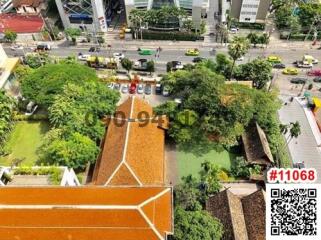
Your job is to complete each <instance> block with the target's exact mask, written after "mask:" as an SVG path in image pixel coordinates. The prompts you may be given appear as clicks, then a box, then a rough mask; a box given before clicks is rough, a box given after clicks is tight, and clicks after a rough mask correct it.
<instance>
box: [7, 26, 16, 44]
mask: <svg viewBox="0 0 321 240" xmlns="http://www.w3.org/2000/svg"><path fill="white" fill-rule="evenodd" d="M17 36H18V35H17V33H16V32H14V31H12V30H10V29H7V30H5V31H4V39H5V40H6V41H7V42H10V43H12V42H14V41H16V39H17Z"/></svg>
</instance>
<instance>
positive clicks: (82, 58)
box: [78, 53, 90, 61]
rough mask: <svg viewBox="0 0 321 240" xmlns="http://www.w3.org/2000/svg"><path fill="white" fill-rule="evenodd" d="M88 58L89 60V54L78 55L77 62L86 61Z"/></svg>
mask: <svg viewBox="0 0 321 240" xmlns="http://www.w3.org/2000/svg"><path fill="white" fill-rule="evenodd" d="M88 58H90V55H89V54H82V53H78V60H79V61H87V59H88Z"/></svg>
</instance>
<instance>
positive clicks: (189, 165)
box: [177, 148, 239, 179]
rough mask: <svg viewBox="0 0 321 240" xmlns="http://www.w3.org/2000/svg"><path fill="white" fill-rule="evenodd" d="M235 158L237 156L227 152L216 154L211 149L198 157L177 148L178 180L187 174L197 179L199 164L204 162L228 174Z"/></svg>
mask: <svg viewBox="0 0 321 240" xmlns="http://www.w3.org/2000/svg"><path fill="white" fill-rule="evenodd" d="M237 156H239V155H237V154H234V153H231V152H228V151H227V150H223V151H222V152H218V151H217V150H215V149H211V150H210V151H208V152H206V153H204V154H202V155H199V154H196V153H194V152H193V151H189V152H186V151H182V150H180V149H179V148H178V151H177V162H178V175H179V179H181V178H182V177H183V176H187V175H189V174H192V175H193V176H194V177H197V178H198V177H199V174H198V173H199V171H200V170H201V163H202V162H204V161H206V160H208V161H211V162H213V163H215V164H217V165H218V166H220V167H221V168H222V169H224V170H226V171H227V172H229V171H230V170H231V165H232V164H233V162H234V160H235V158H236V157H237Z"/></svg>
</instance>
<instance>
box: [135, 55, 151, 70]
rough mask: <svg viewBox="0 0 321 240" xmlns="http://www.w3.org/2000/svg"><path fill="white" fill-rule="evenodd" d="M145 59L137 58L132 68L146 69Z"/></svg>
mask: <svg viewBox="0 0 321 240" xmlns="http://www.w3.org/2000/svg"><path fill="white" fill-rule="evenodd" d="M147 61H148V60H147V59H144V58H143V59H138V60H137V61H135V62H134V66H133V68H134V69H135V70H142V71H144V70H146V69H147Z"/></svg>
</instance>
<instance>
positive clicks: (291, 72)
mask: <svg viewBox="0 0 321 240" xmlns="http://www.w3.org/2000/svg"><path fill="white" fill-rule="evenodd" d="M282 73H283V74H285V75H298V73H299V70H298V69H297V68H294V67H287V68H285V69H284V70H283V71H282Z"/></svg>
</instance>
